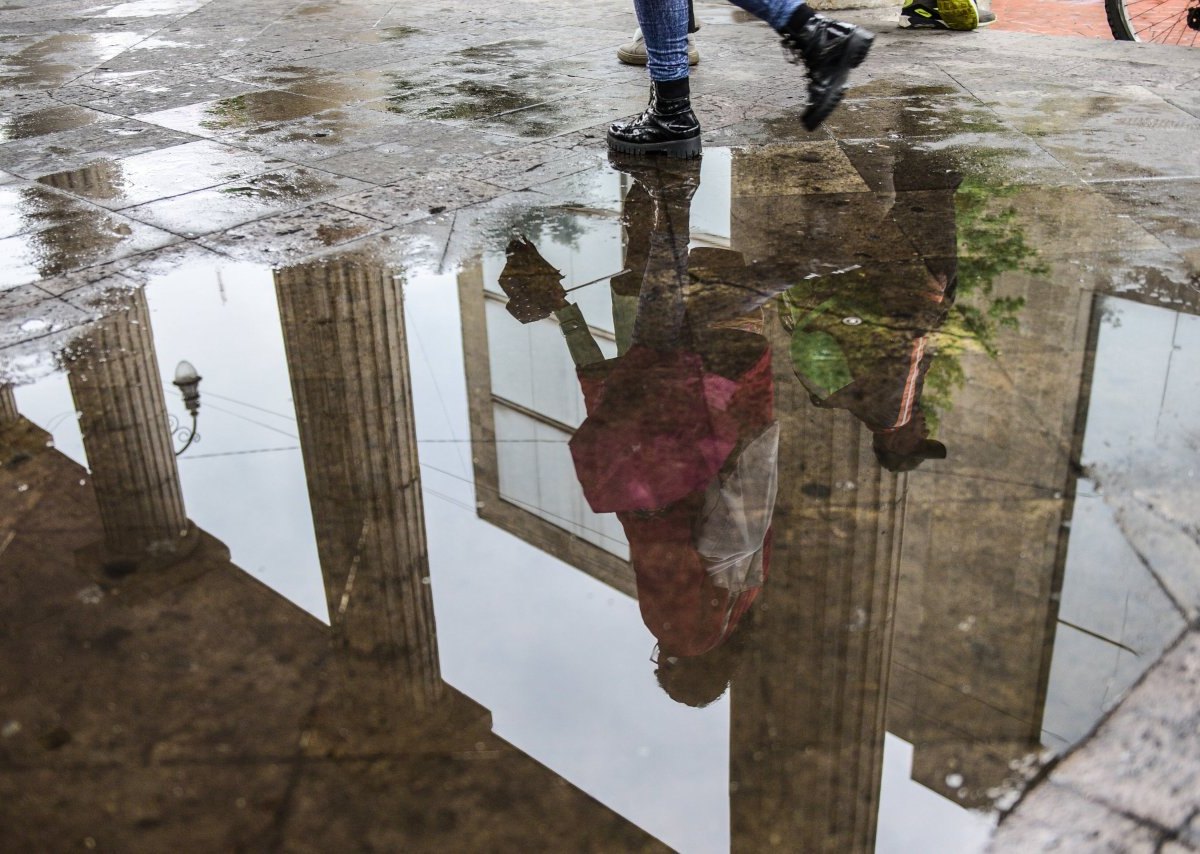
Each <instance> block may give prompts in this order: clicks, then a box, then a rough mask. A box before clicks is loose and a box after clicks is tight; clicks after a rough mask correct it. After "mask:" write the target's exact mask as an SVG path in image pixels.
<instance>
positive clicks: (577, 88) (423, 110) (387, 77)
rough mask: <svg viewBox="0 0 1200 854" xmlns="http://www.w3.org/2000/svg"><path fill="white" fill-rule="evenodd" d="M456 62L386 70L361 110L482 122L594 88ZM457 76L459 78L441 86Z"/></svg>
mask: <svg viewBox="0 0 1200 854" xmlns="http://www.w3.org/2000/svg"><path fill="white" fill-rule="evenodd" d="M460 62H461V60H459V61H448V62H444V63H439V64H438V65H437V66H434V67H432V68H430V67H422V68H417V69H412V70H403V69H395V70H388V71H385V72H384V82H385V85H386V91H385V93H384V95H383V97H382V98H380V99H378V100H373V101H369V102H367V103H365V104H363V106H364V107H368V108H370V109H373V110H379V111H381V112H387V113H393V114H395V115H402V116H410V117H413V118H423V119H436V120H446V121H449V120H456V119H457V120H463V119H483V118H488V117H490V116H496V115H500V114H502V113H508V112H512V111H514V110H520V109H524V108H527V107H532V106H535V105H538V104H542V103H546V102H548V101H555V100H559V99H561V98H564V97H566V96H568V95H573V94H577V93H580V92H583V91H586V90H588V89H590V88H593V87H595V85H596V84H595V83H594V82H592V81H587V80H579V79H574V78H569V77H558V76H552V75H546V74H538V73H536V72H534V71H531V70H528V69H512V68H506V67H503V66H498V65H493V64H487V63H477V64H474V65H473V66H472V67H471V68H469V69H459V68H458V67H457V66H458V65H459V63H460ZM455 77H459V78H461V79H458V80H456V81H455V82H452V83H446V82H445V81H446V80H447V79H448V78H449V79H453V78H455Z"/></svg>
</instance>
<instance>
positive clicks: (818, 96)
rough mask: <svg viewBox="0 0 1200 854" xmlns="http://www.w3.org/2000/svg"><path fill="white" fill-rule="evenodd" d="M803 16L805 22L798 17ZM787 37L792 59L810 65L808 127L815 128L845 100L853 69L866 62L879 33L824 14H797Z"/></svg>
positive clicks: (806, 111)
mask: <svg viewBox="0 0 1200 854" xmlns="http://www.w3.org/2000/svg"><path fill="white" fill-rule="evenodd" d="M800 18H803V19H804V20H803V23H800V22H799V20H798V19H800ZM792 20H793V21H794V22H795V23H789V24H788V27H787V29H786V30H784V31H783V33H781V35H782V36H783V49H784V52H785V53H786V54H787V56H788V60H789V61H790V62H793V63H797V64H799V63H804V65H805V66H806V67H807V68H808V108H807V109H806V110H805V111H804V117H803V120H804V127H806V128H807V129H808V130H809V131H814V130H816V129H817V128H818V127H820V126H821V122H823V121H825V119H827V118H828V117H829V114H830V113H832V112H833V110H834V108H835V107H836V106H837V105H838V104H840V103H841V101H842V95H844V94H845V92H846V80H847V78H848V77H849V76H850V71H851V69H853V68H857V67H858V66H859V65H861V64H862V61H863V60H864V59H866V58H867V53H868V51H870V50H871V43H872V42H873V41H875V34H874V33H872V32H870V31H869V30H865V29H863V28H862V27H856V26H854V25H853V24H846V23H843V22H841V21H831V20H830V19H828V18H825V17H822V16H821V15H817V14H813V13H809V14H807V15H797V16H795V17H794V18H793V19H792Z"/></svg>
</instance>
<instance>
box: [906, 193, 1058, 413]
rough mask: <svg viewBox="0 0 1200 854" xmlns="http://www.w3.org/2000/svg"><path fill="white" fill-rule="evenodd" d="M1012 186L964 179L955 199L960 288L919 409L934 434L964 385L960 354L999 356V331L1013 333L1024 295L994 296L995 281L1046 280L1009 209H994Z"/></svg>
mask: <svg viewBox="0 0 1200 854" xmlns="http://www.w3.org/2000/svg"><path fill="white" fill-rule="evenodd" d="M1014 192H1015V188H1013V187H994V186H988V185H986V184H984V183H982V182H981V181H979V180H978V179H977V178H967V179H965V180H964V181H963V182H962V184H961V185H960V186H959V188H958V192H957V194H956V196H955V214H956V215H955V225H956V227H957V231H958V247H959V257H958V289H957V296H956V299H955V302H954V305H953V306H952V307H951V309H950V311H949V313H948V315H947V317H946V322H945V323H944V324H942V326H941V328H940V329H938V330H937V331H936V332H934V334H933V335H931V336H930V337H931V343H933V344H934V347H935V352H936V353H937V355H936V356H935V357H934V359H933V361H932V363H931V364H930V367H929V372H928V373H927V374H926V375H925V388H924V393H923V395H922V408H923V409H924V410H925V414H926V418H927V420H928V422H929V426H930V430H931V431H936V429H937V425H938V423H939V420H940V415H941V413H942V412H945V411H948V410H949V409H950V408H951V406H952V405H953V404H952V397H953V394H954V392H955V391H957V390H958V389H959V388H961V387H962V386H963V384H964V383H965V382H966V374H965V372H964V371H963V367H962V358H961V357H962V355H963V354H964V353H967V352H978V353H986V354H987V355H988V356H989V357H991V358H993V359H994V358H996V357H998V356H999V355H1000V350H999V348H998V346H997V343H996V339H997V336H998V335H999V333H1000V330H1002V329H1016V328H1017V327H1018V321H1017V315H1018V314H1019V313H1020V311H1021V309H1022V308H1024V306H1025V298H1024V297H1005V296H996V295H994V293H993V291H994V288H995V282H996V279H997V278H998V277H999V276H1000V275H1001V274H1003V273H1008V272H1013V271H1017V270H1020V271H1023V272H1025V273H1028V274H1030V275H1033V276H1044V275H1046V274H1047V273H1048V272H1049V269H1048V268H1047V267H1046V266H1045V265H1044V264H1042V263H1041V262H1038V261H1036V258H1037V251H1036V250H1035V249H1034V248H1033V247H1031V246H1030V245H1029V244H1027V243H1026V242H1025V235H1024V232H1023V231H1022V230H1021V227H1020V225H1019V224H1018V223H1017V211H1016V209H1015V208H1013V207H1012V206H1005V207H1004V208H1002V209H1000V210H996V205H995V203H994V200H995V199H998V198H1002V197H1004V196H1009V195H1012V194H1013V193H1014Z"/></svg>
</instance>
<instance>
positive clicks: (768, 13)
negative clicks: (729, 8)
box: [729, 0, 804, 31]
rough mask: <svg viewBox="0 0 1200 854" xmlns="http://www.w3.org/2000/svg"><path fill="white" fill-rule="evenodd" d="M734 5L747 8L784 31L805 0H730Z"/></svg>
mask: <svg viewBox="0 0 1200 854" xmlns="http://www.w3.org/2000/svg"><path fill="white" fill-rule="evenodd" d="M729 2H730V3H732V4H733V5H734V6H739V7H741V8H742V9H745V10H746V11H747V12H749V13H750V14H751V15H753V16H754V17H756V18H759V19H761V20H763V21H766V22H767V23H768V24H770V25H771V26H772V27H774V28H775V29H776V30H777V31H782V30H783V28H784V27H786V26H787V22H788V21H789V20H791V17H792V15H793V14H794V13H795V11H796V10H797V9H799V8H800V7H801V6H803V5H804V0H729Z"/></svg>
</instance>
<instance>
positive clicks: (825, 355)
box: [781, 262, 953, 471]
mask: <svg viewBox="0 0 1200 854" xmlns="http://www.w3.org/2000/svg"><path fill="white" fill-rule="evenodd" d="M886 273H887V275H886V277H884V276H880V275H878V274H877V273H876V274H873V273H872V272H869V271H866V270H861V269H860V270H853V271H850V272H849V273H843V274H842V275H839V276H835V277H832V280H813V281H812V282H804V283H802V284H800V285H796V286H794V287H792V288H791V289H789V290H788V291H787V292H786V293H785V294H784V295H783V298H782V301H781V302H782V304H781V316H782V318H783V322H784V324H785V326H787V327H788V328H789V329H790V330H791V333H792V342H791V354H790V355H791V358H792V366H793V369H794V371H795V373H796V376H797V377H798V378H799V380H800V382H801V383H802V384H803V385H804V387H805V388H806V389H808V392H809V395H810V397H811V399H812V402H813V403H814V404H815V405H817V406H821V407H828V408H833V409H845V410H847V411H849V412H850V413H851V414H852V415H854V417H855V418H857V419H858V420H859V421H861V422H862V423H863V424H864V425H865V426H866V427H867V428H868V429H869V430H871V432H872V433H873V434H874V436H873V446H874V450H875V456H876V458H877V459H878V460H879V462H880V464H881V465H883V466H884V467H885V468H887V469H888V470H890V471H909V470H911V469H914V468H916V467H917V466H918V465H920V464H921V463H922V462H923V461H924V460H927V459H931V458H932V459H943V458H945V456H946V446H945V445H943V444H942V443H941V442H938V441H935V440H933V439H930V438H929V428H928V425H927V424H926V421H925V413H924V412H923V411H922V409H921V390H922V387H923V383H924V378H925V374H926V372H927V371H928V370H929V365H930V362H931V361H932V359H933V352H932V348H930V347H929V334H930V332H931V331H932V330H935V329H937V328H938V327H939V326H941V324H942V322H943V321H944V320H945V317H946V311H947V309H948V306H949V302H950V300H952V299H953V291H952V290H951V288H948V287H947V286H946V280H945V279H944V278H940V277H937V276H934V275H931V274H929V273H928V272H926V270H925V268H924V266H923V265H922V264H920V263H919V262H918V263H914V264H911V265H889V267H888V269H887V271H886Z"/></svg>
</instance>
